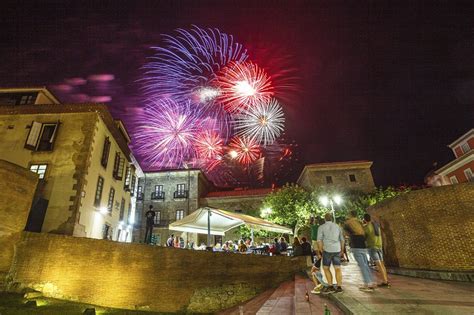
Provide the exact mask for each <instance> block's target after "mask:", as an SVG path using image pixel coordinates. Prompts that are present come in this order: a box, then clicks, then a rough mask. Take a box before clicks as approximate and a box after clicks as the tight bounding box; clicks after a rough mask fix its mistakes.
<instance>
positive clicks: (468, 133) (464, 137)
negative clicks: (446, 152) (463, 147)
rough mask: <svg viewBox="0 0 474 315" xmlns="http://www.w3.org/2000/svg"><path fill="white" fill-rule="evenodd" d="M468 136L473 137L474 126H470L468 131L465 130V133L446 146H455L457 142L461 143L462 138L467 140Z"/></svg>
mask: <svg viewBox="0 0 474 315" xmlns="http://www.w3.org/2000/svg"><path fill="white" fill-rule="evenodd" d="M470 137H474V128H472V129H471V130H469V131H468V132H466V133H465V134H463V135H462V136H460V137H459V138H457V139H456V140H454V141H453V143H451V144H449V145H448V147H449V148H450V149H452V148H454V147H455V146H457V145H458V144H459V143H461V142H462V141H464V140H467V139H468V138H470Z"/></svg>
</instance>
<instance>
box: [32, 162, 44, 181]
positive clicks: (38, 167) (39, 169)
mask: <svg viewBox="0 0 474 315" xmlns="http://www.w3.org/2000/svg"><path fill="white" fill-rule="evenodd" d="M47 168H48V164H31V165H30V171H32V172H33V173H36V174H38V177H39V179H44V175H45V174H46V169H47Z"/></svg>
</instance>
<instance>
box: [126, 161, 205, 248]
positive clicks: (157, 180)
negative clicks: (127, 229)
mask: <svg viewBox="0 0 474 315" xmlns="http://www.w3.org/2000/svg"><path fill="white" fill-rule="evenodd" d="M210 187H211V184H210V182H209V181H208V180H207V178H206V177H205V175H204V173H203V172H202V171H201V170H199V169H184V170H164V171H156V172H146V173H144V176H143V177H141V178H140V179H139V181H138V189H137V191H138V192H137V196H138V200H137V214H138V215H139V217H137V218H136V220H137V222H140V233H138V234H137V235H136V238H135V241H136V242H140V241H141V242H143V241H144V238H145V227H146V222H145V215H144V214H145V213H146V211H148V209H149V206H150V205H152V206H153V210H154V211H155V224H154V228H153V235H154V242H156V244H162V245H163V244H165V243H166V239H167V238H168V237H169V235H170V234H171V233H174V232H170V231H169V230H168V225H169V224H170V223H172V222H174V221H176V220H180V219H182V218H184V217H185V216H187V215H188V214H190V213H191V212H193V211H195V210H196V209H198V208H199V207H200V202H199V200H200V198H201V197H202V196H205V195H206V194H207V192H208V191H209V190H210ZM175 234H177V233H175ZM181 236H182V237H183V239H184V240H188V239H191V238H192V236H190V235H188V233H183V235H181ZM194 239H196V238H194Z"/></svg>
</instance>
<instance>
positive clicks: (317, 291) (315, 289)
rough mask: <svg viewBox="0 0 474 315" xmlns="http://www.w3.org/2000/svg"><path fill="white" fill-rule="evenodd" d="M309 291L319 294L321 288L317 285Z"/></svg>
mask: <svg viewBox="0 0 474 315" xmlns="http://www.w3.org/2000/svg"><path fill="white" fill-rule="evenodd" d="M311 293H313V294H321V289H318V287H315V288H314V289H313V290H311Z"/></svg>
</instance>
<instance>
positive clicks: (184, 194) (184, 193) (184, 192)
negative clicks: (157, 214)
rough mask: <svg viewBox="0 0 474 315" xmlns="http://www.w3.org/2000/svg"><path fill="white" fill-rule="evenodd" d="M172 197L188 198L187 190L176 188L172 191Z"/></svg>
mask: <svg viewBox="0 0 474 315" xmlns="http://www.w3.org/2000/svg"><path fill="white" fill-rule="evenodd" d="M173 198H174V199H185V198H188V191H187V190H177V191H175V192H174V193H173Z"/></svg>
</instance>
